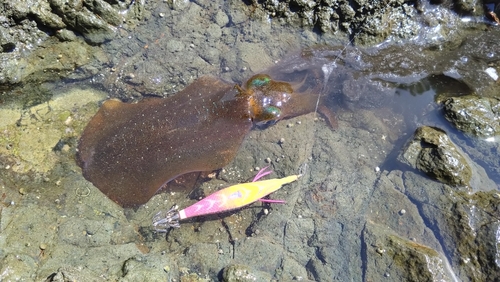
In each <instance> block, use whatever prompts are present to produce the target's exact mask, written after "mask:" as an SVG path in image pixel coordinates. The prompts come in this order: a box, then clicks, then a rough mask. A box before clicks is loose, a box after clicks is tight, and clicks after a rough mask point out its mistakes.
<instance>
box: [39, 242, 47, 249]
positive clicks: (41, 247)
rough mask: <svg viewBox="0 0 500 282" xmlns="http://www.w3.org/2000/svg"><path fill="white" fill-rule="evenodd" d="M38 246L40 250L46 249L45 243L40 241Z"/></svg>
mask: <svg viewBox="0 0 500 282" xmlns="http://www.w3.org/2000/svg"><path fill="white" fill-rule="evenodd" d="M39 248H40V250H45V249H47V244H45V243H41V244H40V246H39Z"/></svg>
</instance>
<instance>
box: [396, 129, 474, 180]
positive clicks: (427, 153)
mask: <svg viewBox="0 0 500 282" xmlns="http://www.w3.org/2000/svg"><path fill="white" fill-rule="evenodd" d="M398 159H399V161H401V162H403V163H406V164H408V165H409V166H411V167H413V168H416V169H419V170H421V171H423V172H425V173H426V174H427V175H429V176H430V177H432V178H434V179H436V180H438V181H440V182H442V183H446V184H450V185H469V184H470V183H469V182H470V180H471V177H472V170H471V168H470V166H469V164H468V162H467V160H466V159H465V158H464V156H463V153H462V152H461V150H460V149H458V148H457V147H456V146H455V145H454V144H453V142H452V141H451V140H450V139H449V137H448V136H447V135H446V132H444V131H442V130H440V129H438V128H434V127H429V126H422V127H419V128H418V129H417V130H416V131H415V134H414V136H413V139H412V140H410V141H409V142H408V143H407V144H406V146H405V148H404V149H403V151H402V152H401V154H400V155H399V157H398Z"/></svg>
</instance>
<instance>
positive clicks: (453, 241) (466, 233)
mask: <svg viewBox="0 0 500 282" xmlns="http://www.w3.org/2000/svg"><path fill="white" fill-rule="evenodd" d="M403 179H404V186H405V188H406V191H405V194H406V195H407V196H408V198H409V199H410V200H411V201H412V202H414V203H417V207H418V209H419V213H420V215H421V216H422V218H423V220H424V221H425V222H427V224H428V226H429V228H430V229H431V230H432V232H433V233H434V236H435V237H436V238H439V241H440V245H441V246H442V248H443V250H444V253H445V254H447V257H448V258H449V260H450V261H449V263H450V265H451V268H452V269H454V270H455V275H456V276H457V278H458V279H459V280H461V281H492V280H495V279H496V278H498V277H500V266H499V265H498V264H497V263H495V260H498V256H499V255H500V253H499V251H498V250H499V247H498V246H499V245H498V232H500V209H499V207H500V195H499V194H498V191H489V192H476V193H474V194H470V193H468V192H463V191H456V190H454V189H452V188H450V187H449V186H447V185H443V184H440V183H438V182H434V181H431V180H428V179H425V178H423V177H422V176H419V175H417V174H415V173H413V172H405V173H404V176H403Z"/></svg>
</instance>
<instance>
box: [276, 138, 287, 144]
mask: <svg viewBox="0 0 500 282" xmlns="http://www.w3.org/2000/svg"><path fill="white" fill-rule="evenodd" d="M283 143H285V138H283V137H282V138H280V141H278V144H280V145H281V144H283Z"/></svg>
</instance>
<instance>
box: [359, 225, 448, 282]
mask: <svg viewBox="0 0 500 282" xmlns="http://www.w3.org/2000/svg"><path fill="white" fill-rule="evenodd" d="M362 238H363V244H364V250H365V252H366V254H365V255H366V260H367V262H366V273H365V277H366V280H371V281H381V280H384V279H390V280H391V281H454V279H453V274H452V273H449V272H448V269H447V265H446V259H444V257H443V256H442V255H440V254H439V253H438V252H437V251H436V250H434V249H432V248H430V247H428V246H426V245H423V244H419V243H417V242H414V241H412V240H408V239H405V238H402V237H400V236H397V235H396V234H395V233H393V232H391V230H390V229H388V228H387V227H386V226H383V225H378V224H375V223H373V222H367V224H366V227H365V230H364V231H363V235H362Z"/></svg>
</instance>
